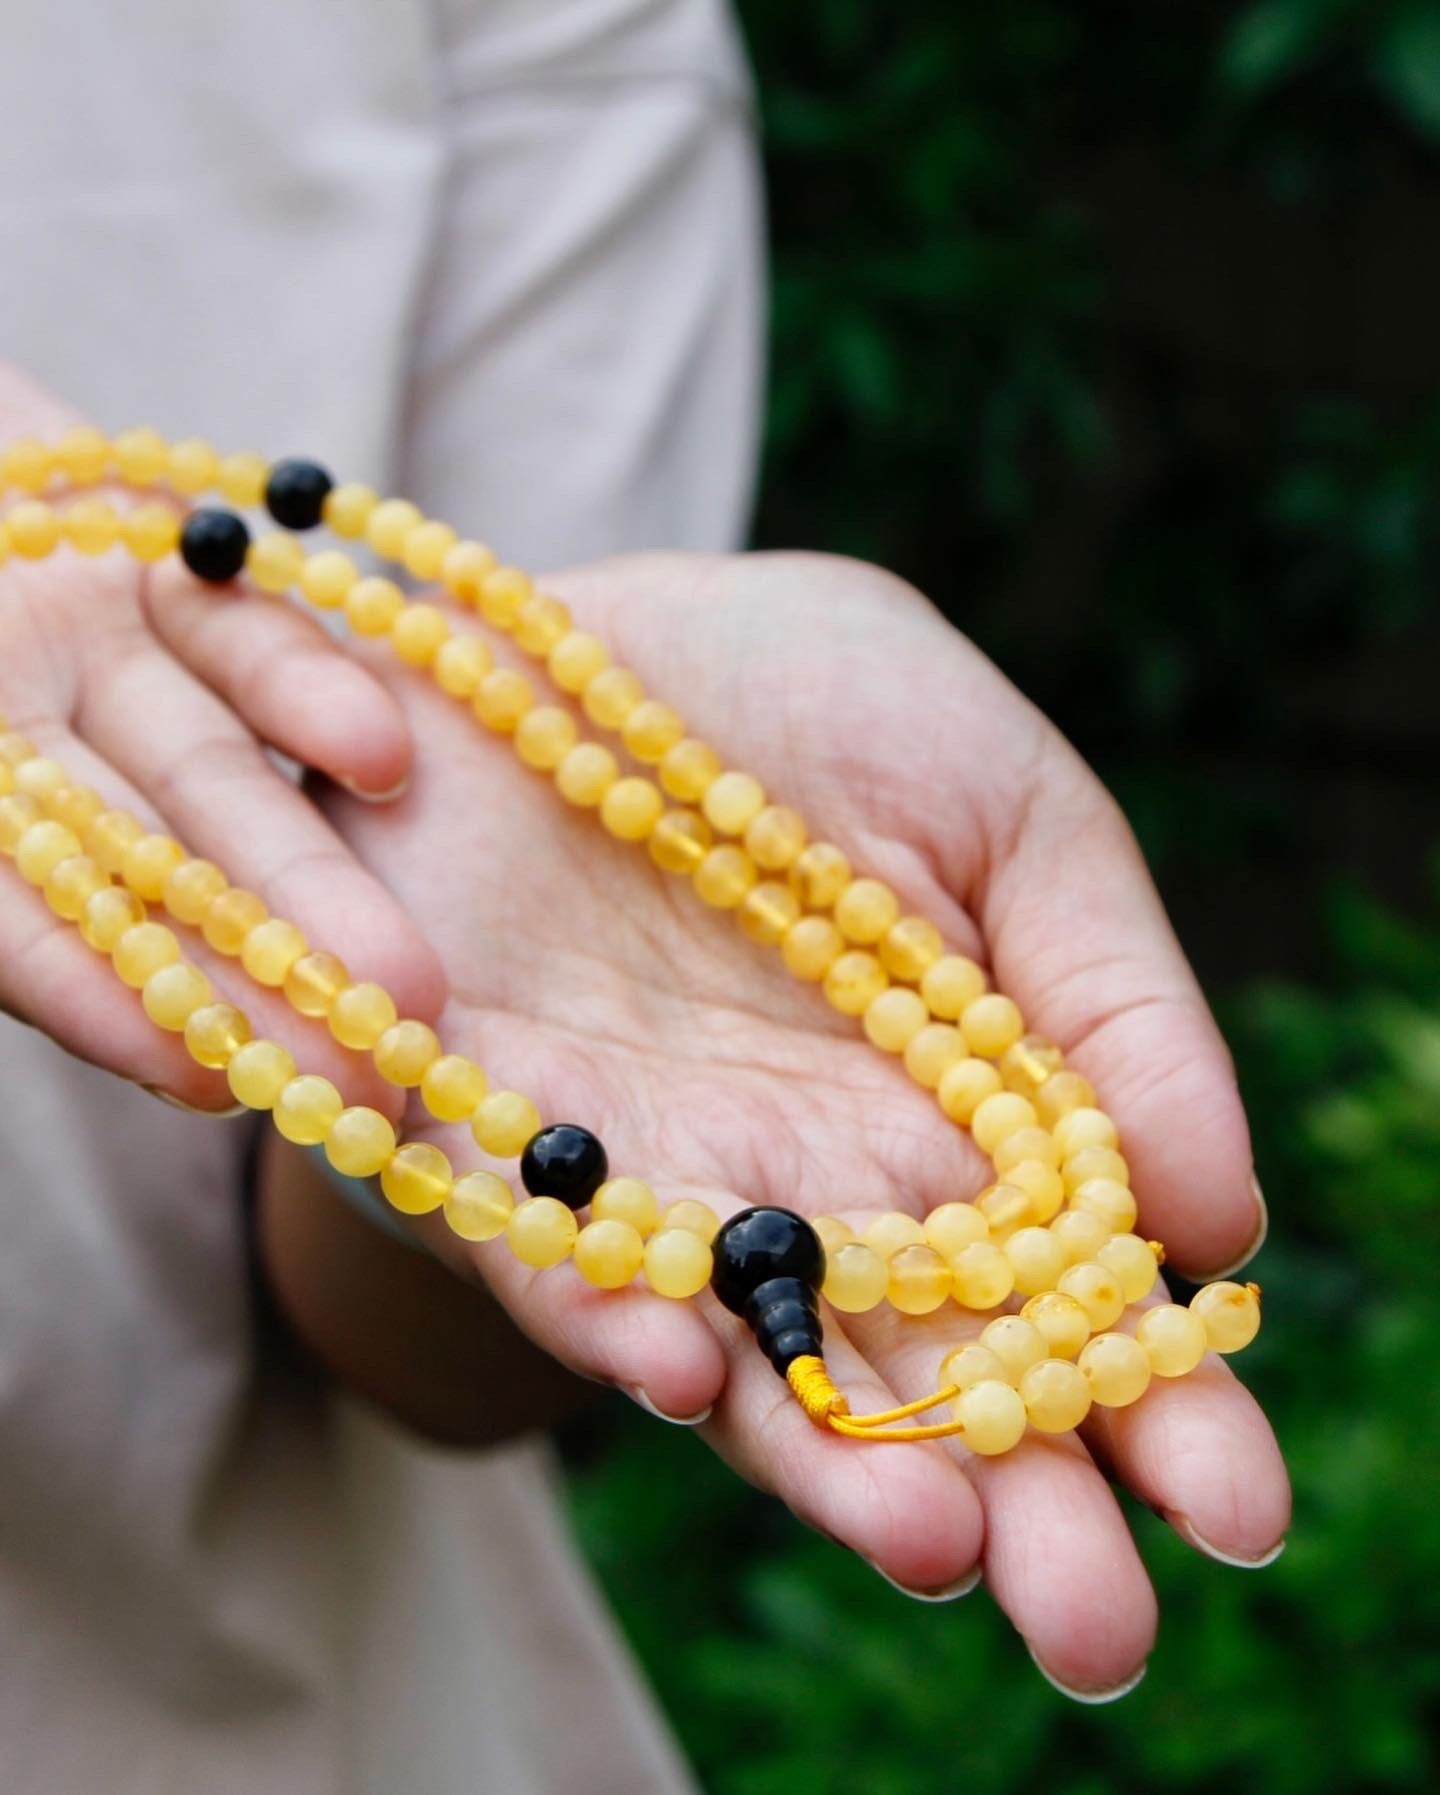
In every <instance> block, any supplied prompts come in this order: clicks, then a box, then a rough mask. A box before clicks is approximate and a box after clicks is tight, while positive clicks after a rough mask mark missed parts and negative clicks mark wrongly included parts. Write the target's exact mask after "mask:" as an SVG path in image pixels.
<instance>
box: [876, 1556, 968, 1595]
mask: <svg viewBox="0 0 1440 1795" xmlns="http://www.w3.org/2000/svg"><path fill="white" fill-rule="evenodd" d="M865 1562H866V1564H868V1565H869V1566H870V1569H871V1570H872V1571H874V1572H875V1574H876V1576H877V1577H883V1578H884V1579H885V1581H886V1582H887V1583H888V1584H889V1585H890V1587H891V1589H898V1590H899V1591H900V1593H901V1595H902V1596H909V1598H910V1600H911V1601H912V1602H958V1601H959V1600H960V1598H961V1596H968V1595H969V1594H970V1591H971V1590H972V1589H974V1588H975V1587H976V1585H977V1584H978V1583H979V1581H980V1567H979V1565H978V1564H977V1565H975V1566H973V1568H972V1569H970V1570H968V1571H966V1573H965V1575H964V1576H963V1577H957V1578H956V1579H955V1581H954V1582H953V1583H944V1584H942V1585H941V1586H940V1588H939V1589H911V1587H910V1585H909V1584H908V1583H897V1582H896V1581H895V1579H894V1578H893V1577H892V1576H891V1575H890V1573H889V1572H888V1571H882V1570H881V1569H880V1566H879V1565H878V1564H876V1562H875V1560H874V1559H873V1558H867V1559H866V1560H865Z"/></svg>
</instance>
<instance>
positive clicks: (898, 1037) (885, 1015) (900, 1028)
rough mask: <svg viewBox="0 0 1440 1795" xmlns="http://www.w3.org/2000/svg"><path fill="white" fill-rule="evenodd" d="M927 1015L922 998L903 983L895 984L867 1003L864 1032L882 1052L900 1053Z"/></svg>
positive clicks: (924, 1021)
mask: <svg viewBox="0 0 1440 1795" xmlns="http://www.w3.org/2000/svg"><path fill="white" fill-rule="evenodd" d="M929 1016H930V1012H929V1010H927V1009H926V1008H925V1000H924V998H922V997H921V996H920V995H919V994H918V993H917V992H914V991H911V990H909V989H908V988H907V987H906V986H904V985H895V986H892V987H891V989H890V990H888V991H882V992H881V993H880V995H879V996H878V997H876V998H874V999H873V1000H872V1001H871V1002H870V1004H869V1005H868V1006H867V1008H866V1011H865V1025H864V1026H865V1033H866V1034H867V1035H868V1036H869V1037H870V1039H871V1040H872V1041H873V1042H874V1043H875V1045H876V1046H877V1047H878V1048H880V1049H881V1050H882V1051H883V1052H885V1053H903V1052H904V1051H905V1049H906V1048H907V1047H908V1046H909V1045H910V1043H911V1041H913V1040H914V1038H915V1037H916V1035H918V1034H919V1033H920V1030H921V1029H922V1028H924V1026H925V1024H926V1022H927V1020H928V1019H929Z"/></svg>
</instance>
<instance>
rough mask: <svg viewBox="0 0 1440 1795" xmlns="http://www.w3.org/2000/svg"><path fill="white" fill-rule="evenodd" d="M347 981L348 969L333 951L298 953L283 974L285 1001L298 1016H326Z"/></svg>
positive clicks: (348, 979)
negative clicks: (296, 957) (331, 952)
mask: <svg viewBox="0 0 1440 1795" xmlns="http://www.w3.org/2000/svg"><path fill="white" fill-rule="evenodd" d="M349 983H350V972H349V969H348V968H347V967H346V965H345V962H344V961H343V960H341V959H337V958H336V956H335V955H334V954H326V953H308V954H301V956H300V958H299V959H298V960H296V961H295V962H294V963H293V964H292V965H291V967H290V970H289V971H288V972H287V973H286V974H285V984H284V986H283V989H284V992H285V1001H286V1002H287V1003H288V1004H289V1005H290V1008H291V1009H292V1010H294V1011H295V1013H296V1014H297V1015H299V1016H311V1017H316V1018H318V1017H321V1016H328V1015H329V1014H330V1011H331V1009H332V1007H333V1006H334V1003H335V999H336V998H337V997H338V996H339V995H340V993H341V992H342V991H343V990H344V989H345V988H346V986H347V985H348V984H349Z"/></svg>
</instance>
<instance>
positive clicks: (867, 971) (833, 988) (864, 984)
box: [825, 948, 890, 1016]
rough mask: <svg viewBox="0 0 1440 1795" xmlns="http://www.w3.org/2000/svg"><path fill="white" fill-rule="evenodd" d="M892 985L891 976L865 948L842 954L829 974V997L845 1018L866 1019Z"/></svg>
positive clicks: (826, 977)
mask: <svg viewBox="0 0 1440 1795" xmlns="http://www.w3.org/2000/svg"><path fill="white" fill-rule="evenodd" d="M889 982H890V975H889V974H888V973H887V972H886V970H885V968H884V967H883V966H882V965H881V964H880V962H879V961H878V960H877V959H876V958H875V956H874V954H871V953H867V952H866V951H865V950H864V949H863V948H855V949H853V950H852V951H851V952H849V953H844V954H841V955H840V957H839V958H838V959H837V960H835V961H834V962H833V963H832V965H831V967H830V969H829V971H828V972H827V973H826V974H825V995H826V997H827V998H828V999H829V1000H830V1003H831V1006H832V1007H833V1008H834V1009H837V1010H839V1012H840V1014H841V1015H842V1016H863V1015H864V1014H865V1012H866V1010H868V1009H869V1007H870V1005H871V1004H872V1003H874V1001H875V999H876V998H877V997H878V996H879V995H880V993H881V992H882V991H883V990H884V989H885V987H886V986H887V985H888V984H889Z"/></svg>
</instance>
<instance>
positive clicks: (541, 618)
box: [514, 593, 575, 655]
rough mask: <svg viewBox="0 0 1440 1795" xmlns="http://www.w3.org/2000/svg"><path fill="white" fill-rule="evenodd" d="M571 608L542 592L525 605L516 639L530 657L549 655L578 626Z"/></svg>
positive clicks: (518, 618) (516, 625)
mask: <svg viewBox="0 0 1440 1795" xmlns="http://www.w3.org/2000/svg"><path fill="white" fill-rule="evenodd" d="M574 621H575V620H574V618H573V617H571V615H570V607H569V606H568V605H566V604H562V603H561V601H560V600H559V599H558V598H552V597H550V596H549V594H548V593H540V594H538V595H537V596H536V597H534V598H532V599H531V600H530V601H529V603H528V604H525V605H522V606H521V607H520V610H519V612H518V614H517V615H516V618H515V623H514V636H515V640H516V642H518V643H519V645H520V647H521V648H523V649H524V651H525V652H526V654H533V655H547V654H549V652H550V650H551V649H552V648H553V647H554V646H555V644H556V643H557V642H559V641H560V640H561V638H562V637H564V636H565V635H567V634H568V633H569V631H570V629H571V628H572V627H573V625H574Z"/></svg>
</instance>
